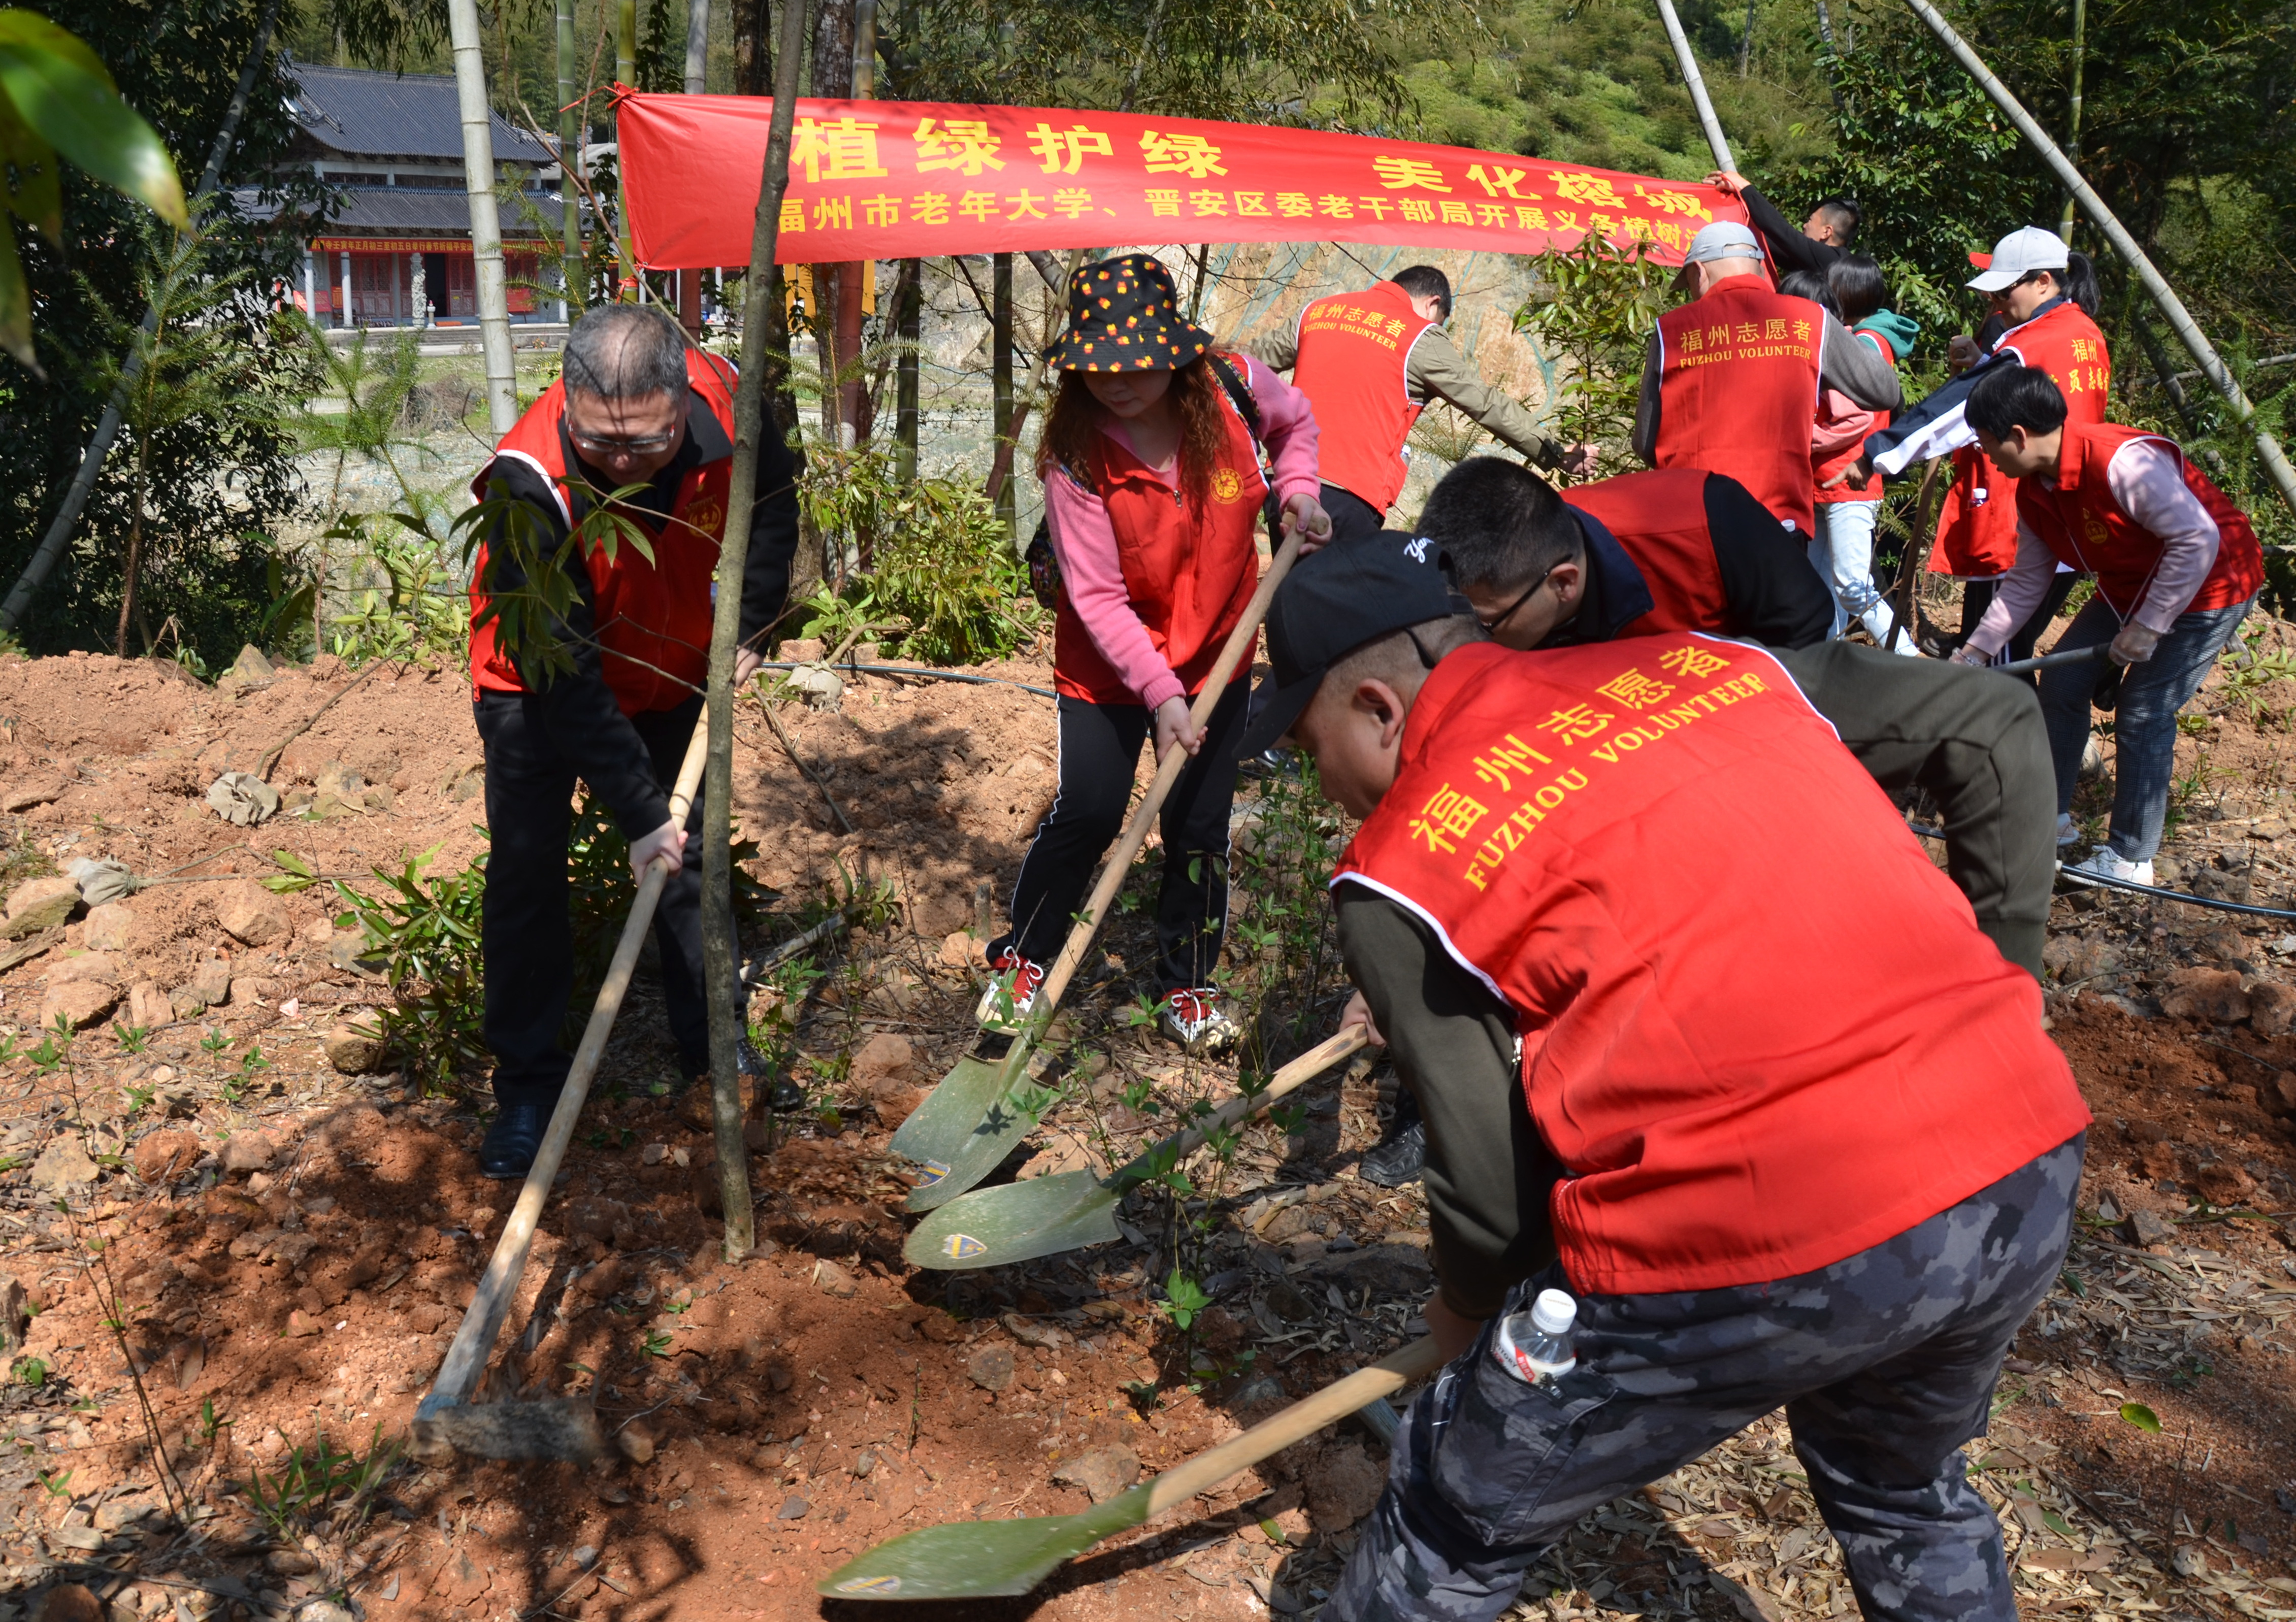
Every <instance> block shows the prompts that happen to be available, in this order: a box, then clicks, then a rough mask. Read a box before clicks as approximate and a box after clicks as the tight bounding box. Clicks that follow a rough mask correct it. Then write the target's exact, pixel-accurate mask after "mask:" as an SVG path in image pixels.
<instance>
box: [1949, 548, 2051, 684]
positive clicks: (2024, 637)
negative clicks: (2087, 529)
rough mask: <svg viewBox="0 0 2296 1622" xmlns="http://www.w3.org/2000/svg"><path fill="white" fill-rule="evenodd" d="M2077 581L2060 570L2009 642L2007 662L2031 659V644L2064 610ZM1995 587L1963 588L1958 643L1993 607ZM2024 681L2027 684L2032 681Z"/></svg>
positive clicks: (1978, 583)
mask: <svg viewBox="0 0 2296 1622" xmlns="http://www.w3.org/2000/svg"><path fill="white" fill-rule="evenodd" d="M2079 578H2080V577H2079V576H2078V575H2074V574H2068V573H2067V572H2065V571H2064V570H2062V569H2059V570H2058V571H2057V576H2056V578H2054V580H2051V581H2050V582H2049V593H2048V595H2046V597H2043V598H2042V599H2041V602H2040V606H2039V607H2038V608H2036V609H2035V610H2033V613H2032V617H2031V618H2029V619H2027V620H2026V621H2025V623H2024V624H2023V625H2021V626H2019V627H2017V629H2016V632H2015V634H2014V635H2012V636H2011V637H2010V638H2009V652H2008V657H2009V658H2010V659H2030V658H2032V657H2033V644H2034V643H2037V642H2038V641H2039V640H2040V639H2041V633H2042V632H2043V631H2046V630H2047V629H2048V628H2049V621H2051V620H2052V619H2054V618H2056V617H2057V610H2059V609H2061V608H2062V607H2064V605H2065V599H2066V598H2067V597H2070V596H2071V595H2072V590H2073V582H2074V581H2075V580H2077V579H2079ZM1998 584H1999V582H1997V581H1994V580H1972V581H1971V582H1970V583H1969V584H1968V585H1967V586H1964V587H1963V588H1962V593H1961V636H1960V639H1959V640H1960V641H1961V642H1967V641H1968V640H1969V639H1970V636H1971V635H1972V634H1973V633H1974V632H1975V631H1976V629H1977V622H1978V621H1979V620H1980V619H1982V618H1985V610H1987V609H1989V608H1991V607H1992V606H1993V591H1994V587H1995V586H1997V585H1998ZM2027 679H2028V680H2029V681H2030V679H2031V678H2030V677H2028V678H2027Z"/></svg>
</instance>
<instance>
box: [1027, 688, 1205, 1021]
mask: <svg viewBox="0 0 2296 1622" xmlns="http://www.w3.org/2000/svg"><path fill="white" fill-rule="evenodd" d="M1060 709H1061V787H1060V793H1059V794H1058V795H1057V796H1056V797H1055V798H1054V800H1053V808H1052V809H1051V810H1050V811H1049V812H1047V813H1046V815H1045V820H1044V822H1043V823H1041V824H1040V825H1039V826H1038V827H1037V838H1036V841H1035V843H1033V844H1031V845H1030V846H1029V854H1028V856H1026V857H1025V858H1024V859H1023V860H1022V861H1021V879H1020V882H1019V883H1017V884H1015V885H1014V886H1013V927H1012V929H1011V930H1008V931H1006V932H1005V934H1003V935H1000V936H999V937H997V938H996V939H995V940H993V941H991V942H989V943H988V956H989V959H990V961H991V962H994V961H995V960H996V957H997V955H998V954H1000V953H1002V952H1003V951H1004V950H1005V948H1006V947H1007V946H1018V947H1019V949H1020V952H1021V956H1023V957H1026V958H1028V959H1029V960H1030V961H1031V962H1033V963H1046V964H1049V963H1051V962H1052V961H1053V959H1054V957H1056V956H1058V955H1059V954H1060V950H1061V946H1062V943H1063V942H1064V941H1066V940H1067V939H1068V935H1069V930H1070V926H1071V925H1072V924H1073V923H1074V922H1075V918H1076V914H1077V913H1078V911H1079V910H1080V909H1081V908H1082V907H1083V905H1084V899H1085V888H1086V886H1087V884H1088V883H1089V882H1090V881H1091V879H1092V870H1093V864H1095V862H1097V861H1098V860H1099V859H1100V857H1101V856H1102V854H1103V852H1105V851H1106V850H1107V849H1108V848H1109V846H1110V845H1111V844H1113V843H1114V842H1115V840H1116V836H1117V835H1118V834H1119V832H1121V831H1123V828H1124V815H1125V812H1126V811H1127V810H1128V808H1129V805H1130V801H1131V797H1132V775H1133V771H1134V769H1135V767H1136V765H1137V763H1138V761H1139V758H1140V746H1141V744H1142V743H1144V742H1145V741H1147V740H1148V738H1149V736H1150V734H1151V733H1152V720H1153V717H1151V715H1150V714H1149V712H1148V710H1147V709H1146V708H1145V707H1144V706H1143V705H1139V704H1095V703H1091V702H1089V701H1088V700H1084V699H1071V698H1065V697H1064V698H1062V700H1061V702H1060ZM1243 712H1244V690H1243V688H1242V687H1241V686H1232V687H1230V688H1229V689H1228V690H1227V691H1226V692H1224V693H1222V694H1221V695H1220V701H1219V702H1218V704H1217V705H1215V706H1214V707H1213V709H1212V718H1211V725H1210V726H1208V727H1207V728H1205V733H1204V747H1203V750H1202V752H1201V753H1200V754H1198V755H1197V756H1196V758H1194V759H1193V760H1192V761H1190V762H1189V763H1188V766H1187V767H1186V769H1185V770H1184V771H1183V772H1181V774H1180V780H1179V782H1176V783H1174V784H1173V785H1172V792H1171V795H1170V797H1169V799H1166V800H1165V801H1164V810H1163V816H1162V827H1163V831H1164V881H1163V884H1162V886H1161V887H1160V889H1158V891H1157V894H1156V949H1157V955H1156V991H1157V995H1159V996H1161V995H1164V994H1165V993H1167V992H1170V991H1177V990H1179V989H1180V988H1182V987H1193V986H1208V985H1210V983H1211V978H1212V970H1213V969H1214V968H1215V967H1216V966H1217V965H1218V963H1219V954H1220V942H1221V939H1222V938H1223V936H1224V935H1225V934H1226V930H1227V817H1228V807H1229V806H1230V804H1231V803H1232V802H1233V801H1234V798H1235V751H1236V746H1237V744H1238V743H1240V742H1241V741H1242V736H1243Z"/></svg>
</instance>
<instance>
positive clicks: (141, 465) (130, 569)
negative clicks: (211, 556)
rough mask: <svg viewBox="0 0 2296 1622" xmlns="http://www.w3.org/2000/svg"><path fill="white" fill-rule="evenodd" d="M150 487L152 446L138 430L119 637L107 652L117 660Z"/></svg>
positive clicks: (129, 617) (131, 607)
mask: <svg viewBox="0 0 2296 1622" xmlns="http://www.w3.org/2000/svg"><path fill="white" fill-rule="evenodd" d="M151 487H152V442H151V439H150V438H149V436H147V435H145V434H144V433H143V432H141V431H140V430H139V431H138V432H137V434H136V436H135V505H134V506H133V507H132V508H131V509H130V510H129V514H128V519H127V563H126V567H125V568H124V569H122V571H121V576H122V578H121V580H120V585H119V635H117V636H116V637H114V638H113V639H112V650H111V651H112V653H113V656H114V657H116V658H119V659H126V658H127V627H128V626H129V625H130V624H131V623H132V622H133V621H134V619H135V608H136V603H135V577H136V576H137V575H138V574H139V573H140V572H142V570H143V497H144V495H145V493H146V492H147V491H149V490H150V489H151Z"/></svg>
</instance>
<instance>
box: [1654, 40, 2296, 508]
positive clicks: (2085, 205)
mask: <svg viewBox="0 0 2296 1622" xmlns="http://www.w3.org/2000/svg"><path fill="white" fill-rule="evenodd" d="M1665 3H1666V0H1660V4H1665ZM1906 4H1907V5H1909V6H1911V7H1912V8H1913V10H1914V14H1915V16H1917V17H1919V18H1920V19H1921V20H1923V22H1925V23H1927V24H1929V28H1930V32H1931V33H1932V34H1935V35H1936V36H1937V37H1938V39H1939V42H1940V43H1941V44H1942V45H1944V46H1945V48H1946V49H1947V50H1948V51H1950V52H1952V53H1953V54H1954V56H1955V57H1956V59H1957V60H1958V61H1960V63H1961V65H1962V67H1963V68H1964V69H1965V70H1967V71H1968V74H1969V76H1970V78H1973V79H1975V80H1976V81H1977V82H1978V84H1979V86H1981V87H1982V88H1983V89H1984V91H1985V94H1987V95H1989V96H1990V97H1992V98H1993V104H1994V105H1995V106H1997V107H1998V108H1999V109H2001V111H2003V112H2004V113H2006V114H2007V115H2008V117H2009V121H2010V122H2011V123H2013V124H2014V125H2015V126H2016V127H2017V128H2018V130H2019V132H2020V133H2021V134H2022V135H2024V137H2025V139H2026V140H2028V141H2030V143H2032V145H2033V150H2034V151H2036V152H2039V153H2040V154H2041V156H2042V158H2043V159H2044V160H2046V162H2047V163H2048V166H2049V167H2050V168H2052V169H2054V170H2055V171H2056V175H2057V178H2058V179H2059V180H2061V181H2062V182H2063V183H2064V185H2065V189H2066V190H2067V191H2069V192H2071V193H2072V194H2073V196H2074V198H2075V199H2076V200H2077V201H2079V204H2080V206H2081V208H2082V209H2084V210H2086V211H2087V215H2088V217H2089V218H2090V220H2091V221H2092V222H2094V223H2095V225H2096V227H2097V228H2098V229H2099V230H2101V231H2103V233H2104V234H2105V238H2106V240H2107V241H2109V242H2112V246H2113V250H2114V251H2116V252H2118V253H2119V254H2120V257H2121V258H2122V259H2124V260H2125V261H2127V262H2128V267H2129V269H2131V270H2133V271H2135V272H2136V277H2137V280H2139V281H2140V282H2142V283H2144V291H2146V292H2148V293H2150V294H2152V295H2153V303H2154V304H2156V305H2158V306H2160V307H2161V315H2164V316H2165V317H2167V319H2168V322H2169V328H2170V330H2172V331H2173V332H2175V333H2176V334H2177V337H2178V338H2179V339H2181V340H2183V341H2184V345H2185V348H2187V349H2189V350H2190V351H2192V356H2193V358H2194V360H2196V361H2198V362H2200V363H2201V370H2202V372H2203V373H2206V374H2207V376H2208V380H2209V381H2210V383H2212V384H2214V385H2215V387H2216V391H2217V392H2218V394H2220V395H2222V396H2223V397H2224V399H2225V403H2226V405H2228V406H2231V407H2232V409H2233V414H2234V415H2235V417H2236V418H2238V419H2239V420H2240V422H2243V424H2245V425H2246V426H2247V428H2248V430H2249V432H2250V433H2251V435H2252V436H2253V437H2254V438H2255V440H2256V455H2257V458H2258V460H2259V461H2260V462H2262V463H2264V467H2265V471H2266V472H2267V473H2269V474H2270V475H2271V477H2272V482H2273V484H2274V485H2275V486H2276V487H2278V489H2279V491H2280V497H2281V499H2282V500H2283V501H2284V502H2286V503H2287V504H2288V506H2289V510H2290V511H2291V512H2296V468H2292V467H2290V466H2289V465H2288V456H2287V453H2286V452H2284V451H2283V450H2282V449H2281V448H2280V441H2279V440H2278V439H2276V438H2274V437H2273V435H2272V431H2271V430H2269V429H2267V427H2265V426H2264V424H2263V423H2262V422H2260V421H2259V420H2258V418H2257V414H2256V407H2255V406H2254V405H2253V404H2252V403H2251V401H2250V400H2249V397H2248V395H2247V393H2246V392H2245V391H2244V390H2243V389H2242V388H2241V386H2240V380H2239V379H2237V378H2235V376H2233V374H2232V368H2231V367H2229V366H2227V365H2225V363H2224V357H2223V356H2220V355H2218V353H2217V352H2216V348H2215V346H2214V345H2212V344H2210V342H2209V340H2208V336H2207V334H2205V333H2203V332H2202V331H2201V329H2200V326H2199V324H2197V323H2195V322H2194V319H2193V316H2192V312H2190V311H2189V310H2187V309H2185V301H2184V300H2183V299H2179V298H2178V297H2177V290H2176V289H2175V288H2173V287H2170V286H2169V283H2168V281H2167V279H2166V278H2164V277H2163V276H2162V275H2161V273H2160V272H2159V271H2158V270H2156V269H2155V268H2153V261H2152V260H2151V259H2150V258H2146V257H2145V254H2144V250H2143V249H2142V248H2140V247H2138V246H2137V245H2136V238H2135V237H2133V236H2131V235H2129V234H2128V227H2127V226H2125V225H2122V224H2121V223H2120V217H2119V216H2118V215H2116V214H2114V213H2113V211H2112V209H2110V208H2108V207H2106V206H2105V201H2104V199H2103V198H2102V197H2100V196H2098V195H2097V193H2096V188H2095V187H2094V186H2092V185H2090V184H2089V183H2088V182H2087V181H2086V180H2084V179H2082V178H2081V173H2080V171H2079V169H2077V168H2074V167H2073V165H2072V161H2071V160H2070V159H2068V158H2067V157H2066V156H2065V155H2064V153H2063V152H2062V151H2060V150H2059V149H2058V146H2057V143H2055V142H2054V141H2052V140H2050V139H2049V135H2048V132H2047V131H2046V130H2045V129H2043V128H2042V127H2040V125H2039V124H2038V122H2037V121H2036V120H2035V119H2034V118H2033V115H2032V114H2031V113H2030V112H2027V111H2025V108H2024V104H2023V103H2022V102H2020V101H2018V99H2017V98H2016V97H2015V96H2014V95H2012V94H2010V92H2009V87H2008V86H2006V85H2005V84H2003V83H2002V82H2001V81H2000V80H1999V79H1998V78H1995V77H1994V75H1993V70H1991V69H1989V68H1988V67H1987V66H1986V65H1985V63H1984V61H1983V60H1982V59H1980V57H1979V56H1978V54H1977V53H1976V52H1974V51H1972V50H1971V49H1970V48H1969V45H1968V44H1967V42H1965V41H1964V39H1963V38H1962V37H1961V36H1960V35H1958V34H1956V33H1955V32H1954V29H1953V25H1952V24H1951V23H1949V22H1948V21H1947V20H1945V19H1944V18H1943V17H1942V16H1940V15H1939V12H1938V9H1937V7H1935V6H1933V5H1931V4H1930V3H1929V0H1906Z"/></svg>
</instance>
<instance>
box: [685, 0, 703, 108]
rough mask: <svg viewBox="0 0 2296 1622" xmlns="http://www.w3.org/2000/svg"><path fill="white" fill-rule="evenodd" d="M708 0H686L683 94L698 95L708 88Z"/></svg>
mask: <svg viewBox="0 0 2296 1622" xmlns="http://www.w3.org/2000/svg"><path fill="white" fill-rule="evenodd" d="M708 88H709V0H686V11H685V94H688V95H700V94H701V93H702V92H703V91H704V90H706V89H708Z"/></svg>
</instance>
